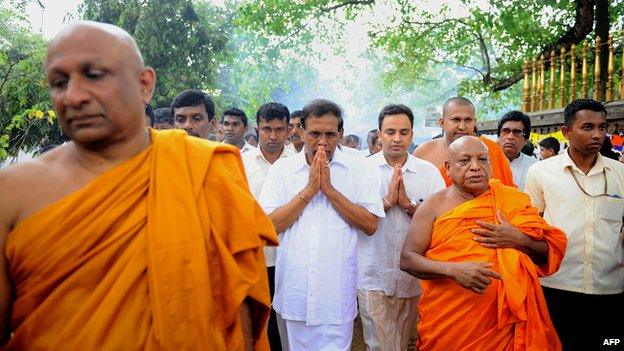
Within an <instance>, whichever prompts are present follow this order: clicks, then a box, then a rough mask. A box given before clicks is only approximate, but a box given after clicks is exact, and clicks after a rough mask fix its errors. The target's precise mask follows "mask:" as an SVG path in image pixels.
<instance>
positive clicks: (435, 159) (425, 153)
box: [413, 139, 448, 167]
mask: <svg viewBox="0 0 624 351" xmlns="http://www.w3.org/2000/svg"><path fill="white" fill-rule="evenodd" d="M443 143H444V140H442V139H436V140H429V141H427V142H424V143H422V144H420V145H418V147H417V148H416V150H414V153H413V155H414V156H415V157H418V158H420V159H421V160H425V161H429V162H431V163H433V165H434V166H436V167H440V166H441V165H442V164H443V163H444V161H445V160H446V157H447V153H448V150H447V149H448V148H445V146H446V145H443Z"/></svg>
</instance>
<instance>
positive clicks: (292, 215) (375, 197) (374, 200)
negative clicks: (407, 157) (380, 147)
mask: <svg viewBox="0 0 624 351" xmlns="http://www.w3.org/2000/svg"><path fill="white" fill-rule="evenodd" d="M303 111H304V115H303V117H302V124H303V128H304V130H305V132H304V134H303V140H304V143H305V148H304V152H301V153H298V154H296V155H294V156H291V157H286V158H283V159H280V160H278V161H277V162H275V164H274V165H273V166H272V167H271V169H270V170H269V174H268V175H267V178H266V181H265V183H264V187H263V189H262V193H261V195H260V201H259V202H260V204H261V205H262V207H263V208H264V210H265V211H266V213H269V217H270V218H271V219H272V221H273V224H274V225H275V228H276V229H277V232H278V233H280V235H279V238H280V246H279V248H278V249H277V264H276V272H275V299H274V300H273V306H274V308H275V310H276V311H277V312H278V313H279V314H280V315H281V316H282V318H284V320H285V321H286V327H287V334H288V345H289V347H290V350H295V351H296V350H349V349H350V345H351V339H352V336H353V320H354V318H355V315H356V294H357V293H356V274H357V240H358V230H360V231H362V232H364V233H366V234H367V235H372V234H374V233H375V231H376V230H377V223H378V217H383V216H384V211H383V205H382V203H381V198H380V197H379V176H378V174H377V173H376V172H374V171H375V170H372V169H368V168H366V166H365V165H364V160H362V159H358V158H356V157H353V156H350V155H348V154H346V153H345V152H343V151H340V150H339V149H337V147H336V146H337V145H338V142H339V141H340V135H341V132H342V130H343V120H342V111H341V109H340V107H339V106H338V105H336V104H335V103H333V102H331V101H327V100H314V101H312V102H310V103H308V104H307V105H306V107H304V109H303Z"/></svg>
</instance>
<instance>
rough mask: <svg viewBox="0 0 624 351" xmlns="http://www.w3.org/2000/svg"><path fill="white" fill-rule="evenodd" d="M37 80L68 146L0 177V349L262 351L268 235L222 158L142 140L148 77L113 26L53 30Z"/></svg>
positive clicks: (198, 148)
mask: <svg viewBox="0 0 624 351" xmlns="http://www.w3.org/2000/svg"><path fill="white" fill-rule="evenodd" d="M46 74H47V80H48V83H49V85H50V93H51V97H52V101H53V104H54V108H55V110H56V111H57V113H58V116H59V122H60V124H61V128H62V129H63V131H64V132H65V134H67V135H68V136H69V137H70V138H71V140H72V141H70V142H68V143H66V144H64V145H62V146H59V147H57V148H56V149H54V150H52V151H49V152H48V153H46V154H44V155H42V156H41V157H39V158H37V159H34V160H32V161H29V162H25V163H23V164H18V165H16V166H13V167H9V168H7V169H5V170H2V171H1V172H0V197H1V198H2V199H3V201H1V204H0V239H1V242H0V243H1V244H2V249H3V251H4V253H5V255H2V256H1V257H2V259H0V265H1V266H0V272H1V273H2V274H0V311H2V314H0V328H1V329H0V330H2V331H3V335H2V336H3V342H4V343H5V344H4V347H3V349H7V350H16V349H17V350H19V349H29V350H31V349H32V350H96V349H97V350H143V349H145V350H251V349H255V350H267V349H268V343H267V342H266V335H265V333H266V330H265V325H266V321H267V319H268V314H269V305H270V300H269V289H268V282H267V273H266V269H265V267H264V258H263V254H262V247H263V246H264V245H265V244H267V243H268V244H273V245H274V244H276V236H275V229H274V227H273V225H272V224H271V222H270V220H269V219H268V217H266V216H265V215H264V213H263V212H262V210H261V209H260V207H259V206H258V205H257V203H256V202H255V201H254V199H253V197H252V196H251V194H250V193H249V188H248V185H247V183H246V180H245V177H244V175H243V170H242V163H241V160H240V155H239V153H238V151H237V150H235V149H234V148H233V147H230V146H226V145H218V144H214V143H211V142H209V141H205V140H201V139H198V138H193V137H190V136H188V135H186V133H185V132H183V131H178V130H176V131H166V132H165V131H163V132H156V131H153V130H152V131H150V130H148V129H146V128H145V126H144V121H145V105H146V104H147V103H148V102H149V101H150V99H151V96H152V93H153V90H154V85H155V73H154V71H153V70H152V69H151V68H147V67H145V66H144V64H143V61H142V59H141V55H140V52H139V51H138V49H137V47H136V44H135V43H134V40H133V39H132V38H131V37H130V36H129V35H128V34H127V33H126V32H124V31H123V30H121V29H119V28H117V27H114V26H111V25H105V24H100V23H93V22H81V23H77V24H73V25H71V26H69V27H68V28H66V29H64V30H63V31H62V32H61V33H60V34H59V35H58V36H57V37H56V38H55V39H54V40H53V41H52V42H51V43H50V46H49V49H48V56H47V59H46ZM5 200H6V201H5ZM10 333H11V334H10Z"/></svg>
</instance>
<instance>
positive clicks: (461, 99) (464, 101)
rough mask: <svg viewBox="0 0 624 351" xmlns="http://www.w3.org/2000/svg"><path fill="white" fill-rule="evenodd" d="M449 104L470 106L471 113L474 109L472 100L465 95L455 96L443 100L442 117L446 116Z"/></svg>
mask: <svg viewBox="0 0 624 351" xmlns="http://www.w3.org/2000/svg"><path fill="white" fill-rule="evenodd" d="M451 106H470V107H471V108H472V110H473V113H474V111H475V107H474V104H473V103H472V101H470V100H468V99H466V98H465V97H461V96H455V97H452V98H450V99H448V100H446V102H444V105H443V106H442V117H446V116H447V114H448V109H449V107H451Z"/></svg>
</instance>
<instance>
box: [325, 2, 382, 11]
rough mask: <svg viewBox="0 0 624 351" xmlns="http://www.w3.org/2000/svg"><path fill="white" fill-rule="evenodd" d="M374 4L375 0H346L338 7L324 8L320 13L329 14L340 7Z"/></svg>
mask: <svg viewBox="0 0 624 351" xmlns="http://www.w3.org/2000/svg"><path fill="white" fill-rule="evenodd" d="M373 3H375V0H348V1H344V2H343V3H341V4H338V5H334V6H330V7H325V8H324V9H323V10H322V11H323V12H331V11H334V10H337V9H339V8H341V7H347V6H351V5H371V4H373Z"/></svg>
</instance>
